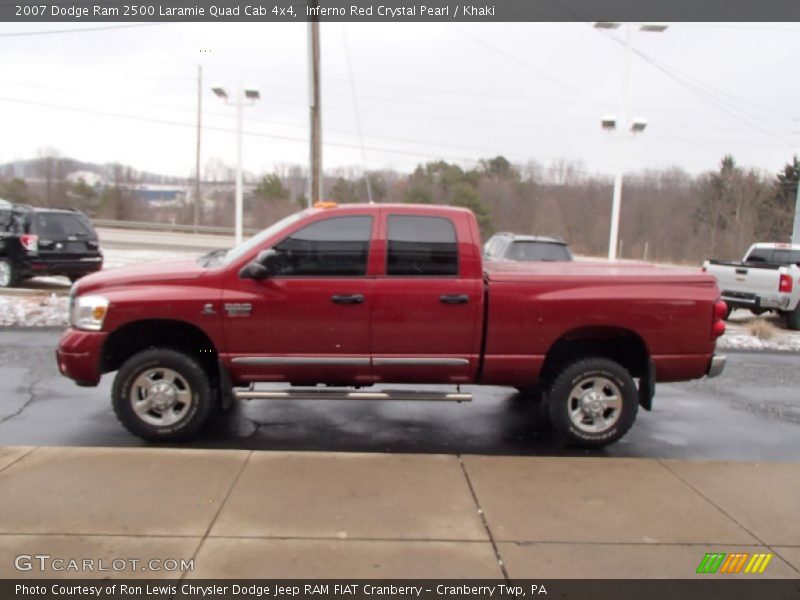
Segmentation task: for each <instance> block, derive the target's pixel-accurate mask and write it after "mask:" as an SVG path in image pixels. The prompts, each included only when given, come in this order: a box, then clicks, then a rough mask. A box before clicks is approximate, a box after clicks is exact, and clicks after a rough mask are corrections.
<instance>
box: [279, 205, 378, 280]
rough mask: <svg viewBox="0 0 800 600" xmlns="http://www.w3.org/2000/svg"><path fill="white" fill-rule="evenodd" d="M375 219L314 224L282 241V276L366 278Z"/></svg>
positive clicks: (351, 219) (348, 218)
mask: <svg viewBox="0 0 800 600" xmlns="http://www.w3.org/2000/svg"><path fill="white" fill-rule="evenodd" d="M371 235H372V217H368V216H362V217H334V218H332V219H326V220H324V221H318V222H316V223H312V224H311V225H308V226H306V227H303V228H302V229H300V230H298V231H296V232H294V233H293V234H291V235H290V236H289V237H287V238H286V239H284V240H283V241H281V242H279V243H278V244H277V245H276V246H275V247H274V248H273V249H274V250H275V252H277V253H278V257H277V258H278V260H277V262H278V264H279V265H280V267H279V268H280V270H279V272H278V275H293V276H324V277H353V276H361V275H365V274H366V272H367V257H368V256H369V241H370V237H371Z"/></svg>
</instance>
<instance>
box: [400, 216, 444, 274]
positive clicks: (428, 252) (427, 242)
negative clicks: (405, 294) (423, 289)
mask: <svg viewBox="0 0 800 600" xmlns="http://www.w3.org/2000/svg"><path fill="white" fill-rule="evenodd" d="M388 224H389V228H388V236H387V238H388V244H389V245H388V248H387V258H386V274H387V275H417V276H418V275H425V276H440V277H441V276H447V275H458V244H457V243H456V230H455V227H453V222H452V221H451V220H450V219H445V218H443V217H421V216H404V215H391V216H389V221H388Z"/></svg>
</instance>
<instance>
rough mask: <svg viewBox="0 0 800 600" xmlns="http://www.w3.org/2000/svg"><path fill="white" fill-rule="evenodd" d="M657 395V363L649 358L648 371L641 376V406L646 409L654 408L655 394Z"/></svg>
mask: <svg viewBox="0 0 800 600" xmlns="http://www.w3.org/2000/svg"><path fill="white" fill-rule="evenodd" d="M655 395H656V365H655V363H653V361H652V360H651V359H649V358H648V359H647V371H646V372H645V374H644V375H642V377H640V378H639V406H641V407H642V408H643V409H645V410H652V409H653V396H655Z"/></svg>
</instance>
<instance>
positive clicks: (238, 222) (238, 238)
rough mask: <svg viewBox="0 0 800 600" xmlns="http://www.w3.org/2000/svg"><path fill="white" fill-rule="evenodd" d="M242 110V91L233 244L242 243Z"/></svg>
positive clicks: (238, 108)
mask: <svg viewBox="0 0 800 600" xmlns="http://www.w3.org/2000/svg"><path fill="white" fill-rule="evenodd" d="M243 108H244V91H243V90H242V89H241V86H240V88H239V90H237V92H236V211H235V212H236V217H235V225H234V232H235V233H234V235H235V242H236V245H237V246H238V245H239V244H241V243H242V221H243V213H244V208H243V204H244V200H243V197H244V192H243V191H242V109H243Z"/></svg>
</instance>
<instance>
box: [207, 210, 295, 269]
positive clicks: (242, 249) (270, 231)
mask: <svg viewBox="0 0 800 600" xmlns="http://www.w3.org/2000/svg"><path fill="white" fill-rule="evenodd" d="M307 212H308V211H305V210H304V211H301V212H298V213H294V214H293V215H289V216H288V217H285V218H283V219H281V220H280V221H278V222H277V223H273V224H272V225H270V226H269V227H267V228H266V229H264V230H263V231H259V232H258V233H257V234H256V235H254V236H253V237H251V238H250V239H249V240H246V241H245V242H242V243H241V244H239V245H238V246H236V248H233V249H231V250H228V252H227V253H226V254H225V256H224V258H223V259H222V260H221V261H220V263H219V264H221V265H229V264H231V263H232V262H235V261H236V260H238V259H239V258H241V257H242V256H244V255H245V254H247V253H248V252H250V251H252V250H253V249H255V248H258V247H259V246H260V245H261V244H263V243H264V242H265V241H266V240H267V239H269V238H270V237H272V236H273V235H275V234H276V233H278V232H279V231H280V230H281V229H285V228H286V227H288V226H289V225H291V224H292V223H294V222H296V221H299V220H300V218H301V217H303V216H305V215H306V213H307Z"/></svg>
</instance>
